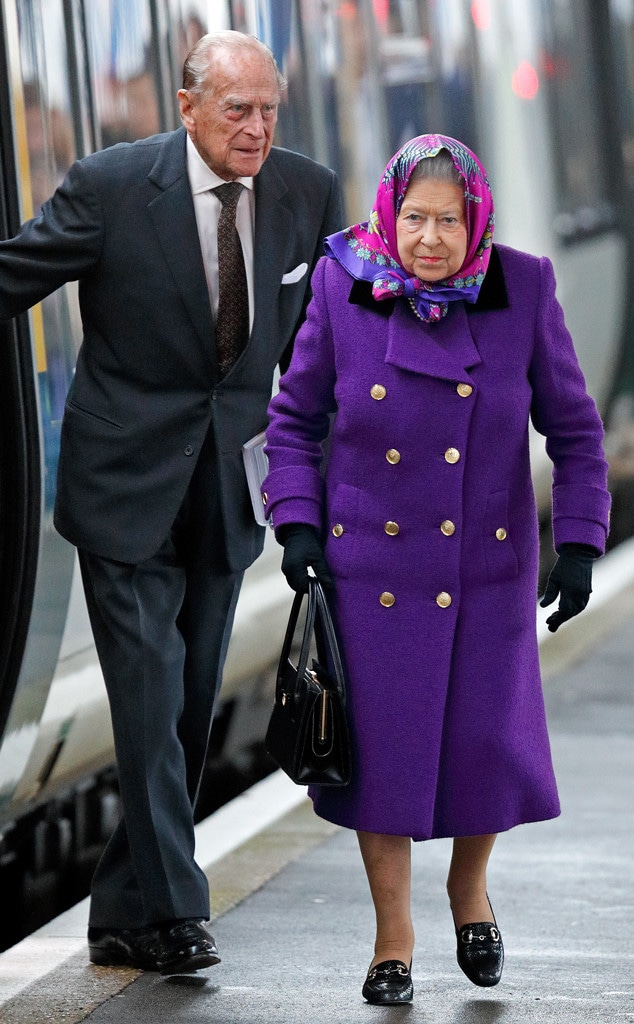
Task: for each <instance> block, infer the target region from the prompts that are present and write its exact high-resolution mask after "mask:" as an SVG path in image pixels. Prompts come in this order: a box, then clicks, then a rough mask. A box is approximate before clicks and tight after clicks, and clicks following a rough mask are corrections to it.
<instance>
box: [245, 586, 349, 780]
mask: <svg viewBox="0 0 634 1024" xmlns="http://www.w3.org/2000/svg"><path fill="white" fill-rule="evenodd" d="M304 602H306V603H307V607H306V618H305V620H304V629H303V634H302V637H301V646H300V649H299V655H298V658H297V665H293V662H292V661H291V650H292V648H293V642H294V640H295V637H296V633H297V632H298V630H297V623H298V620H299V615H300V610H301V608H302V605H303V604H304ZM313 636H314V638H315V645H316V649H317V658H316V659H314V660H313V662H312V669H309V668H308V658H309V654H310V648H311V641H312V639H313ZM345 706H346V690H345V683H344V674H343V667H342V663H341V657H340V654H339V648H338V646H337V639H336V636H335V630H334V626H333V623H332V619H331V617H330V611H329V610H328V604H327V602H326V598H325V596H324V592H323V590H322V588H321V584H320V583H318V581H317V580H316V579H315V578H314V577H310V582H309V588H308V594H296V595H295V600H294V601H293V606H292V608H291V614H290V618H289V621H288V626H287V629H286V636H285V637H284V643H283V646H282V654H281V656H280V663H279V667H278V670H277V679H276V683H275V704H274V705H273V712H272V714H271V718H270V721H269V725H268V729H267V732H266V738H265V741H264V742H265V746H266V749H267V751H268V752H269V754H270V755H271V757H272V758H273V760H274V761H275V763H276V764H277V765H278V766H279V767H280V768H281V769H282V771H284V772H286V774H287V775H288V776H289V777H290V778H291V779H292V780H293V782H296V783H297V784H298V785H300V786H310V785H313V786H345V785H347V784H348V782H349V781H350V775H351V758H350V741H349V736H348V725H347V722H346V713H345Z"/></svg>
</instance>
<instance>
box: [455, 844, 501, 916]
mask: <svg viewBox="0 0 634 1024" xmlns="http://www.w3.org/2000/svg"><path fill="white" fill-rule="evenodd" d="M496 839H497V835H488V836H466V837H464V838H457V839H454V841H453V853H452V857H451V864H450V866H449V875H448V877H447V893H448V895H449V902H450V904H451V911H452V913H453V916H454V922H455V925H456V928H462V926H463V925H465V924H475V923H476V922H480V921H491V920H492V913H491V907H490V904H489V901H488V898H487V864H488V862H489V857H490V855H491V850H492V849H493V844H494V843H495V840H496Z"/></svg>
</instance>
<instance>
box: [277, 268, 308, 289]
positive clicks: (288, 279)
mask: <svg viewBox="0 0 634 1024" xmlns="http://www.w3.org/2000/svg"><path fill="white" fill-rule="evenodd" d="M307 270H308V264H307V263H300V265H299V266H298V267H295V270H289V272H288V274H284V276H283V277H282V284H295V282H296V281H301V279H302V278H303V276H304V274H305V273H306V271H307Z"/></svg>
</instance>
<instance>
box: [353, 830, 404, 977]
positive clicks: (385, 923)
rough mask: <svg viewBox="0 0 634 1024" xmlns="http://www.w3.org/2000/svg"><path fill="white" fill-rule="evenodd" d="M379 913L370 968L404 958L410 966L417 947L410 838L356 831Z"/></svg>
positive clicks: (375, 905) (377, 913) (377, 912)
mask: <svg viewBox="0 0 634 1024" xmlns="http://www.w3.org/2000/svg"><path fill="white" fill-rule="evenodd" d="M357 836H358V838H359V847H360V849H361V856H362V858H363V863H364V865H365V870H366V874H367V876H368V882H369V884H370V892H371V894H372V901H373V903H374V910H375V914H376V942H375V944H374V958H373V960H372V963H371V965H370V966H371V967H374V965H375V964H378V963H381V962H382V961H384V960H402V961H403V963H404V964H406V965H407V966H408V967H409V964H410V961H411V959H412V951H413V949H414V928H413V926H412V915H411V905H410V894H411V874H412V865H411V845H412V844H411V839H410V838H409V836H384V835H378V834H376V833H374V832H357Z"/></svg>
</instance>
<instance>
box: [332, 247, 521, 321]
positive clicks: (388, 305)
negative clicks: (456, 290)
mask: <svg viewBox="0 0 634 1024" xmlns="http://www.w3.org/2000/svg"><path fill="white" fill-rule="evenodd" d="M348 302H350V303H351V304H352V305H353V306H364V307H365V308H366V309H370V310H372V312H373V313H378V314H379V316H384V317H389V316H391V314H392V310H393V309H394V305H395V303H396V299H383V300H382V301H381V302H377V301H376V300H375V299H373V298H372V285H371V284H370V282H369V281H356V280H355V281H353V282H352V287H351V289H350V295H349V296H348ZM508 305H509V299H508V294H507V291H506V282H505V280H504V271H503V269H502V261H501V259H500V254H499V252H498V250H497V247H496V246H495V245H494V246H493V248H492V250H491V259H490V260H489V266H488V268H487V272H486V274H485V276H484V281H483V282H482V287H481V288H480V291H479V293H478V300H477V302H474V303H473V304H472V303H470V302H465V309H466V310H467V313H489V312H491V311H492V310H495V309H508Z"/></svg>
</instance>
